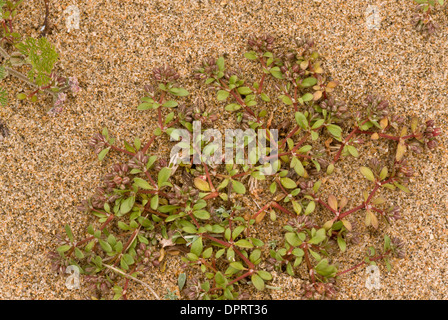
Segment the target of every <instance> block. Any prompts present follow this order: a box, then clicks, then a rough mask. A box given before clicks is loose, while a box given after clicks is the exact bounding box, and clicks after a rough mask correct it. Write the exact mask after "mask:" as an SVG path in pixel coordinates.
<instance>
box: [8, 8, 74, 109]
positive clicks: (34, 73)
mask: <svg viewBox="0 0 448 320" xmlns="http://www.w3.org/2000/svg"><path fill="white" fill-rule="evenodd" d="M22 2H23V0H19V1H15V2H14V1H5V0H0V24H1V27H0V37H1V38H0V55H1V56H2V58H3V62H2V63H1V65H0V80H4V79H5V78H7V77H8V76H14V77H16V78H18V79H20V80H21V81H24V82H25V83H27V84H28V85H30V86H31V87H33V90H31V91H30V92H27V93H24V92H22V93H18V94H17V98H18V99H19V100H24V99H30V100H31V101H33V102H35V101H37V99H38V98H37V95H38V94H39V93H43V92H45V93H47V94H50V95H51V96H52V97H53V103H52V107H51V108H50V111H51V112H60V111H61V110H62V105H63V103H64V101H65V100H66V98H67V94H66V92H67V91H72V92H74V93H76V92H78V91H79V89H80V88H79V86H78V80H77V79H76V78H75V77H69V78H65V77H61V76H60V75H58V74H57V72H56V71H55V64H56V62H57V60H58V56H59V55H58V53H57V52H56V50H55V48H54V46H53V45H52V44H51V43H49V41H48V40H47V39H46V38H45V37H40V38H38V39H35V38H33V37H26V36H23V35H21V34H20V33H18V32H17V31H16V30H15V29H14V24H13V22H14V20H15V18H16V16H17V15H18V14H19V13H18V8H19V6H20V4H21V3H22ZM46 8H47V11H48V4H47V3H46ZM47 13H48V12H47ZM45 19H47V17H46V18H45ZM22 66H24V67H22ZM19 68H20V70H25V72H26V73H22V72H21V71H20V70H19ZM7 103H8V92H7V91H6V90H5V89H3V88H0V104H1V105H3V106H6V105H7Z"/></svg>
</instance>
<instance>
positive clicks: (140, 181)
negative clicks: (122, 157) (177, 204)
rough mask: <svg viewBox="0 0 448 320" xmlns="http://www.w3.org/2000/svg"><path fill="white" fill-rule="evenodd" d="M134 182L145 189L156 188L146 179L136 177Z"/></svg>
mask: <svg viewBox="0 0 448 320" xmlns="http://www.w3.org/2000/svg"><path fill="white" fill-rule="evenodd" d="M134 183H135V184H136V185H137V186H139V187H140V188H142V189H145V190H150V189H154V188H153V187H152V186H151V185H150V184H149V183H148V182H147V181H146V180H143V179H141V178H134Z"/></svg>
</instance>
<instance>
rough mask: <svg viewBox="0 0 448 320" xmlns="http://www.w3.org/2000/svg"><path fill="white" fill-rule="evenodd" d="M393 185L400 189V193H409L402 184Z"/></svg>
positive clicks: (395, 183)
mask: <svg viewBox="0 0 448 320" xmlns="http://www.w3.org/2000/svg"><path fill="white" fill-rule="evenodd" d="M394 185H395V186H396V187H397V188H398V189H400V190H401V191H404V192H406V193H410V192H411V191H410V190H409V189H408V188H407V187H405V186H404V185H402V184H399V183H398V182H396V181H395V182H394Z"/></svg>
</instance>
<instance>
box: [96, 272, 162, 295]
mask: <svg viewBox="0 0 448 320" xmlns="http://www.w3.org/2000/svg"><path fill="white" fill-rule="evenodd" d="M103 266H105V267H106V268H108V269H110V270H113V271H115V272H117V273H119V274H121V275H122V276H124V277H125V278H128V279H131V280H134V281H135V282H138V283H140V284H141V285H143V286H144V287H146V288H147V289H149V291H151V293H152V294H153V295H154V297H156V299H157V300H160V297H159V296H158V295H157V293H156V292H155V291H154V290H153V289H152V288H151V287H150V286H149V285H148V284H147V283H144V282H143V281H141V280H139V279H137V278H135V277H133V276H131V275H130V274H127V273H124V272H123V271H121V270H120V269H117V268H115V267H113V266H111V265H108V264H103Z"/></svg>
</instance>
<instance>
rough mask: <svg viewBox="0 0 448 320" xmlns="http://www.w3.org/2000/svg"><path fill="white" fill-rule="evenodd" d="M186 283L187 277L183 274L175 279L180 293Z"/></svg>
mask: <svg viewBox="0 0 448 320" xmlns="http://www.w3.org/2000/svg"><path fill="white" fill-rule="evenodd" d="M186 281H187V275H186V274H185V273H181V274H179V277H178V278H177V286H178V287H179V290H180V291H182V289H183V288H184V286H185V282H186Z"/></svg>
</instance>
